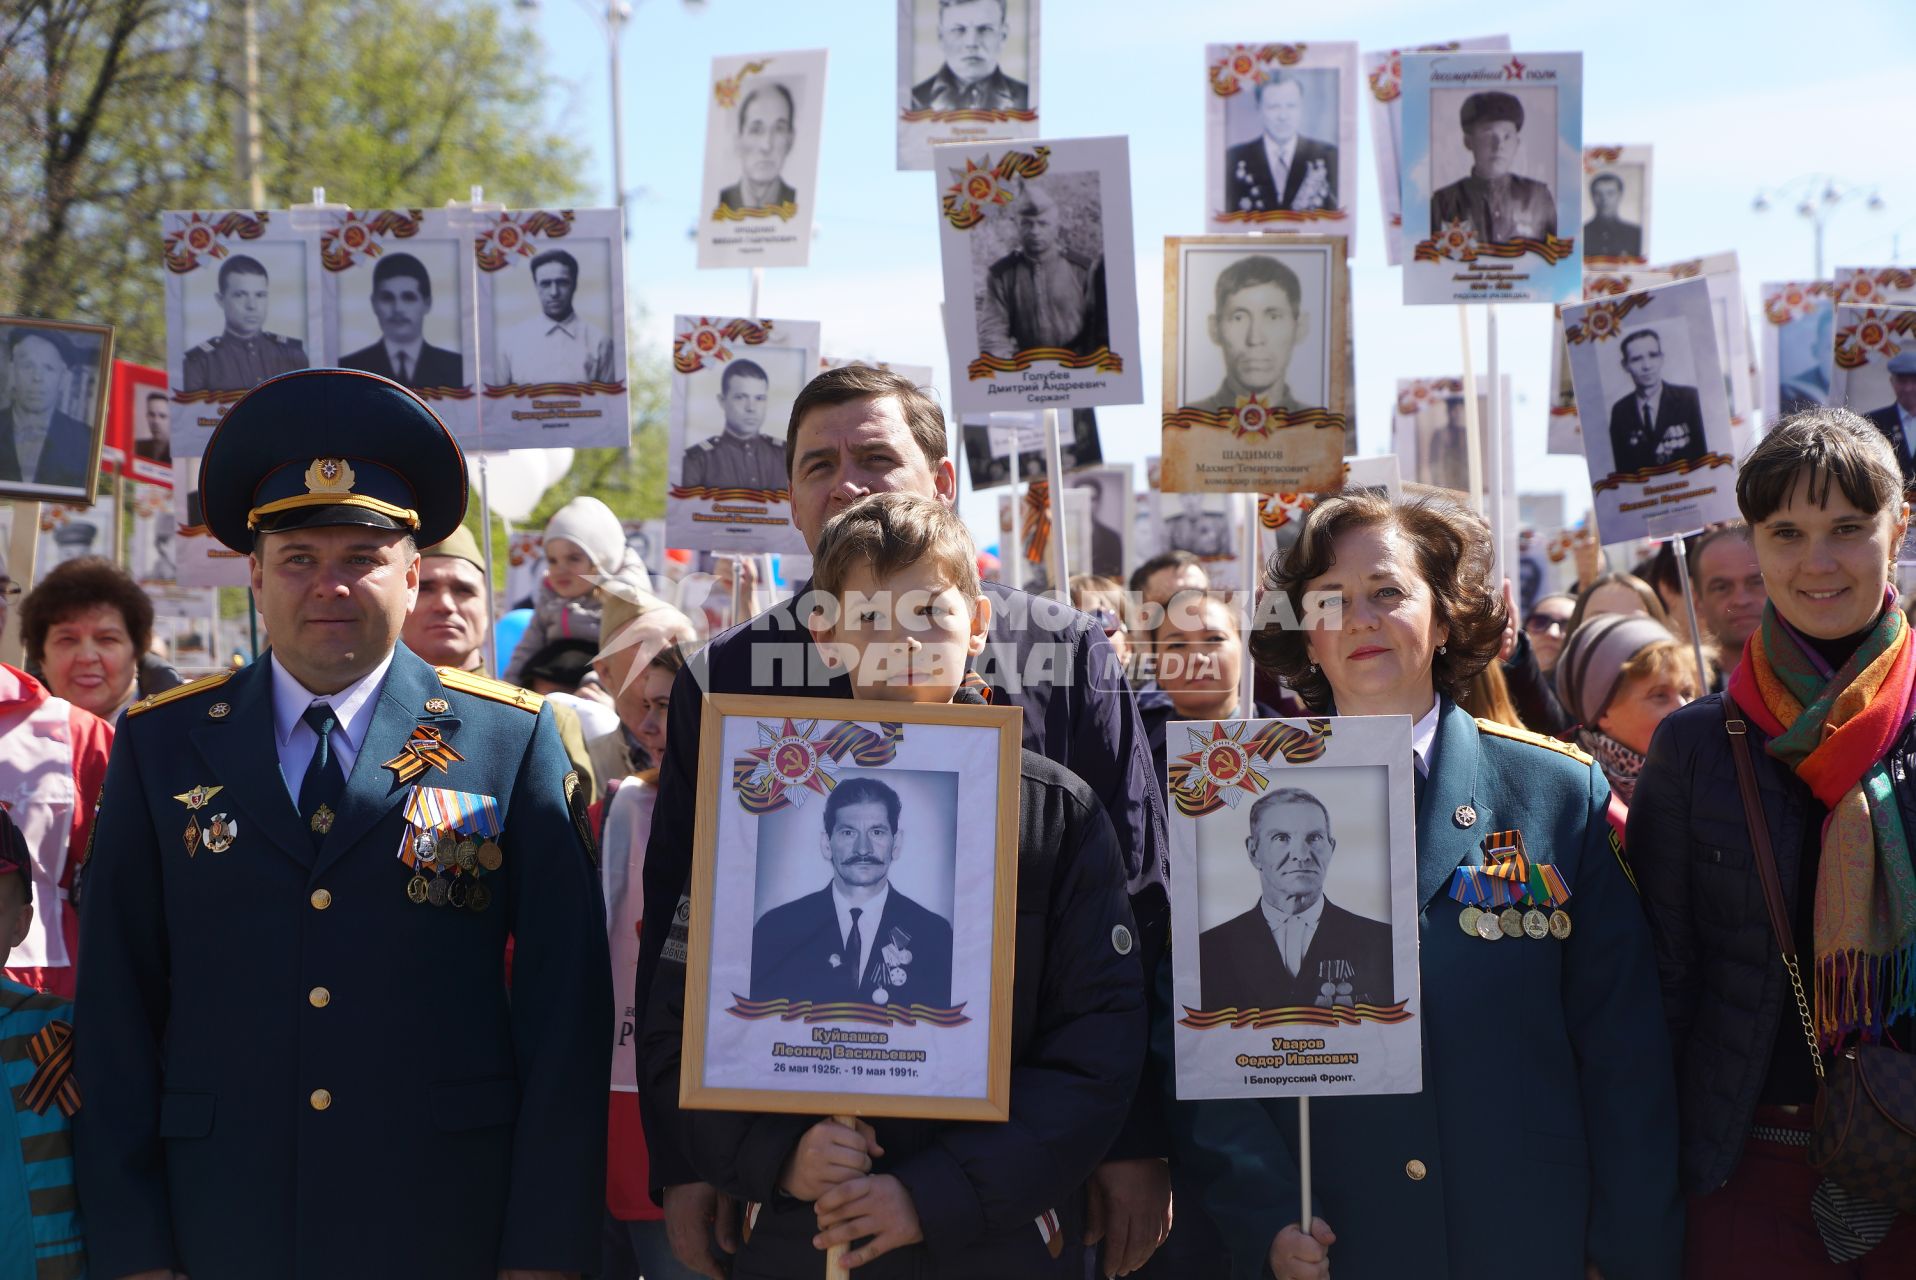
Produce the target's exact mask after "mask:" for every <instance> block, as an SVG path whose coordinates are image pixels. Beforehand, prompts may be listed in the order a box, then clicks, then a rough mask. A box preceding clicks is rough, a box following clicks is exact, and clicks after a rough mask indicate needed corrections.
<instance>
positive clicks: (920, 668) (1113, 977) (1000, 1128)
mask: <svg viewBox="0 0 1916 1280" xmlns="http://www.w3.org/2000/svg"><path fill="white" fill-rule="evenodd" d="M976 566H977V557H976V553H975V551H974V550H973V548H972V543H971V538H970V535H969V533H968V532H967V531H966V529H965V526H964V524H963V523H962V522H961V521H960V520H959V519H958V517H957V516H956V515H955V514H954V513H952V512H951V510H950V509H949V508H947V507H946V506H945V505H944V504H942V503H940V502H938V501H936V500H935V499H930V498H924V497H919V496H915V495H910V494H876V495H873V496H871V497H868V498H864V499H861V500H860V501H859V502H857V503H855V504H854V505H853V506H851V507H850V508H848V509H847V510H846V511H844V512H843V513H842V514H841V515H839V516H838V517H837V518H835V519H834V520H833V521H832V522H831V523H830V524H829V525H827V526H826V528H825V530H824V532H823V534H822V535H821V537H820V540H819V545H818V551H817V557H816V563H815V574H816V577H815V579H814V583H813V585H814V589H815V590H817V591H819V592H821V593H823V594H826V595H829V596H830V597H831V598H832V599H834V600H837V601H839V602H840V603H841V605H843V606H845V607H844V608H842V609H841V610H840V611H839V612H840V615H841V616H839V617H837V618H835V619H828V618H819V619H816V620H815V621H814V623H813V632H812V634H813V639H814V642H815V643H816V644H817V645H818V646H819V648H820V650H821V651H822V652H823V653H824V654H825V655H826V661H827V662H828V663H830V664H833V665H840V666H843V667H845V668H846V669H848V670H849V671H850V673H851V675H852V678H853V681H854V684H855V686H856V689H857V694H858V696H859V697H861V698H878V699H890V700H899V701H914V702H967V701H969V702H978V701H982V699H981V698H979V697H978V695H977V694H975V693H973V692H972V690H971V689H970V688H967V687H965V676H966V662H967V659H968V658H970V657H972V656H975V655H976V654H978V653H979V652H980V651H981V650H982V649H983V647H984V643H985V638H986V635H987V632H988V627H989V622H990V610H991V605H990V601H989V600H988V599H987V598H986V597H985V596H984V595H983V594H982V593H981V591H980V589H979V584H978V576H977V567H976ZM1018 829H1019V843H1018V858H1019V870H1018V913H1017V926H1016V930H1017V938H1016V955H1017V960H1016V976H1015V979H1014V982H1013V990H1012V1009H1013V1011H1012V1038H1011V1118H1010V1120H1009V1121H1008V1122H1006V1123H1004V1124H971V1123H941V1122H936V1121H924V1120H892V1119H878V1120H875V1121H873V1122H871V1123H869V1124H868V1123H865V1122H863V1121H860V1122H858V1123H857V1124H856V1125H855V1126H853V1127H846V1126H844V1125H841V1124H838V1123H836V1122H835V1121H832V1120H829V1119H817V1120H814V1119H809V1118H807V1117H804V1116H793V1115H774V1114H738V1113H730V1112H712V1111H691V1110H687V1111H684V1112H682V1113H681V1120H682V1124H683V1127H684V1133H683V1137H684V1140H685V1148H686V1150H687V1151H688V1152H689V1153H690V1155H691V1157H692V1160H693V1163H694V1165H695V1166H696V1167H697V1170H698V1172H699V1175H700V1176H701V1177H703V1178H705V1179H707V1180H708V1181H710V1182H712V1183H713V1184H714V1185H716V1186H717V1187H718V1188H719V1189H720V1190H722V1191H724V1192H727V1193H728V1194H730V1195H733V1196H736V1197H738V1198H739V1199H741V1200H744V1201H747V1202H749V1204H750V1206H751V1207H750V1208H749V1209H748V1211H747V1218H746V1221H747V1224H748V1234H747V1237H746V1240H745V1243H744V1244H743V1246H742V1247H741V1248H740V1250H739V1252H738V1255H737V1257H736V1259H735V1260H734V1263H733V1267H732V1276H733V1280H801V1278H803V1280H811V1278H813V1277H818V1276H821V1275H822V1274H823V1273H824V1269H825V1250H827V1249H829V1248H830V1247H831V1246H833V1245H836V1244H849V1245H851V1246H852V1247H851V1248H850V1250H849V1251H848V1252H847V1254H846V1256H845V1259H844V1262H845V1265H846V1266H847V1267H848V1268H854V1269H855V1270H854V1274H855V1275H857V1276H858V1277H860V1280H886V1278H889V1277H899V1278H904V1277H910V1278H911V1280H943V1278H949V1280H958V1278H960V1277H963V1278H964V1280H975V1278H976V1277H980V1276H989V1277H991V1278H992V1280H1023V1278H1025V1277H1031V1278H1033V1280H1038V1278H1044V1280H1050V1278H1052V1277H1059V1278H1063V1277H1071V1278H1072V1280H1079V1278H1081V1277H1082V1276H1083V1275H1084V1274H1085V1258H1084V1246H1083V1244H1082V1243H1081V1242H1082V1240H1083V1236H1084V1203H1085V1197H1084V1185H1085V1181H1086V1179H1087V1178H1088V1177H1089V1176H1090V1174H1091V1172H1092V1170H1093V1169H1094V1168H1095V1167H1096V1166H1097V1163H1098V1161H1099V1160H1100V1159H1101V1158H1102V1157H1103V1155H1104V1153H1105V1151H1106V1149H1107V1148H1108V1147H1109V1146H1110V1144H1111V1142H1112V1140H1113V1139H1114V1138H1115V1137H1116V1136H1117V1134H1118V1131H1119V1129H1120V1128H1121V1127H1122V1126H1123V1124H1124V1121H1125V1116H1126V1114H1127V1112H1128V1110H1129V1107H1130V1103H1131V1097H1132V1093H1133V1091H1134V1089H1135V1088H1136V1085H1137V1079H1138V1072H1139V1069H1140V1067H1141V1065H1142V1062H1143V1057H1144V1047H1145V1034H1146V1026H1145V1017H1144V993H1143V991H1142V989H1141V984H1140V980H1139V976H1138V967H1137V963H1136V960H1135V958H1134V957H1133V956H1132V955H1131V954H1130V953H1131V951H1132V948H1133V947H1134V945H1135V940H1134V935H1133V932H1132V921H1131V912H1130V908H1129V905H1128V903H1127V902H1126V899H1125V895H1124V889H1123V884H1124V878H1123V875H1122V874H1121V871H1120V861H1119V854H1118V849H1117V841H1116V836H1115V835H1114V833H1113V831H1112V828H1111V824H1110V821H1109V819H1107V818H1106V817H1105V814H1104V810H1103V808H1102V807H1101V806H1100V805H1099V803H1098V799H1097V796H1096V794H1095V793H1094V792H1093V791H1092V789H1091V788H1090V787H1089V786H1087V785H1086V784H1085V783H1084V782H1082V781H1080V780H1079V779H1078V778H1077V777H1076V776H1075V775H1073V774H1071V773H1070V772H1068V771H1067V770H1065V769H1064V768H1062V767H1061V766H1059V765H1056V764H1053V763H1052V762H1051V761H1049V760H1047V759H1045V758H1044V757H1042V756H1039V755H1035V754H1033V753H1031V752H1029V751H1026V752H1024V756H1023V763H1022V770H1021V779H1020V787H1019V824H1018ZM684 984H685V969H684V966H683V965H682V964H673V963H669V962H668V963H667V964H665V965H663V966H662V967H661V968H660V971H659V979H658V982H657V983H656V984H655V986H654V988H653V991H652V997H651V1000H650V1002H649V1005H648V1014H647V1019H646V1030H645V1043H644V1050H643V1061H642V1064H641V1071H642V1072H643V1073H644V1074H645V1075H646V1077H647V1079H646V1087H648V1088H650V1089H655V1090H657V1089H666V1090H673V1089H676V1086H677V1079H678V1072H679V1057H680V1048H681V1040H682V1036H683V1009H684V998H685V990H684Z"/></svg>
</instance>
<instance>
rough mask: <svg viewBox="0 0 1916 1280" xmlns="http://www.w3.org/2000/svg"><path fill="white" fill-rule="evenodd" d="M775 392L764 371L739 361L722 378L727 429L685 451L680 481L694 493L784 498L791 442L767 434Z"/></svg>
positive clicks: (721, 396)
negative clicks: (769, 406) (731, 492)
mask: <svg viewBox="0 0 1916 1280" xmlns="http://www.w3.org/2000/svg"><path fill="white" fill-rule="evenodd" d="M771 388H772V381H771V378H770V377H768V376H767V375H766V372H765V370H764V368H762V367H761V366H760V365H758V364H756V363H754V362H753V361H751V360H734V361H732V362H731V363H730V364H728V365H726V366H725V372H724V373H723V374H722V375H720V377H719V397H718V399H719V408H720V409H722V410H723V411H724V413H725V429H724V430H723V431H721V432H719V433H718V434H717V435H715V436H713V437H712V438H711V439H709V440H701V441H699V442H698V443H697V444H695V445H693V446H692V447H691V448H689V449H687V450H686V451H685V456H684V458H683V459H682V460H681V464H680V468H679V482H680V483H681V484H683V485H685V486H687V487H688V488H699V487H708V486H709V487H710V488H713V489H758V490H761V491H764V492H767V493H781V494H782V493H784V492H785V491H786V489H787V487H788V485H789V482H788V481H787V479H786V476H785V443H784V442H783V441H782V440H774V439H773V438H772V437H770V436H768V435H766V434H765V433H764V431H762V430H761V429H760V428H762V427H763V426H764V425H765V412H766V406H767V403H768V401H769V399H770V393H771Z"/></svg>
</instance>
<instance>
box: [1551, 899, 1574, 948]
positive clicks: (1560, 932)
mask: <svg viewBox="0 0 1916 1280" xmlns="http://www.w3.org/2000/svg"><path fill="white" fill-rule="evenodd" d="M1550 936H1551V937H1553V938H1555V939H1556V940H1557V941H1558V942H1562V941H1563V940H1564V939H1565V938H1567V937H1569V936H1570V913H1569V912H1568V911H1565V910H1564V909H1563V908H1562V907H1558V908H1557V909H1556V910H1555V911H1552V912H1551V913H1550Z"/></svg>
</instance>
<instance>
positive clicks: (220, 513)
mask: <svg viewBox="0 0 1916 1280" xmlns="http://www.w3.org/2000/svg"><path fill="white" fill-rule="evenodd" d="M200 496H201V501H202V503H203V505H204V509H205V516H206V526H207V528H208V529H210V530H211V531H212V534H213V536H214V537H216V538H218V539H219V540H220V541H221V542H222V543H224V544H225V545H226V546H228V547H230V548H232V549H233V550H234V551H239V552H250V551H252V549H253V539H254V537H255V536H256V535H258V534H261V533H283V532H285V531H286V530H288V529H311V528H317V527H321V526H326V525H346V524H355V525H366V526H368V527H370V528H374V529H395V530H403V531H405V532H407V533H410V534H412V535H413V536H414V538H416V539H417V540H418V542H419V544H420V545H421V546H429V545H431V544H433V543H437V542H442V541H444V540H445V539H446V538H447V537H448V536H449V535H450V534H451V533H452V531H453V530H454V529H456V528H458V527H459V522H460V521H461V520H463V519H464V518H465V515H466V463H465V459H464V457H463V456H461V454H460V452H459V445H458V443H457V442H456V441H455V440H454V439H453V438H452V433H451V432H449V431H447V430H446V424H445V423H443V422H441V421H440V420H439V415H437V414H435V413H434V412H433V411H432V410H431V408H429V407H428V406H427V404H426V402H425V401H424V400H421V399H420V398H419V397H418V396H416V395H414V394H413V393H412V392H411V391H409V390H407V389H406V388H405V387H402V386H400V385H399V384H398V383H397V382H394V381H392V380H391V379H389V378H382V377H380V376H379V375H378V374H374V373H362V372H360V371H358V370H354V369H298V370H295V371H294V372H292V373H283V374H281V375H279V376H278V377H276V378H269V379H267V380H266V381H265V382H262V383H260V384H259V385H258V386H257V387H254V388H253V389H252V390H251V391H249V392H247V393H246V395H245V396H244V397H242V398H241V399H240V401H239V403H237V404H235V405H234V406H233V407H232V409H230V410H229V411H228V412H227V414H226V417H225V418H224V419H223V420H222V421H221V422H220V425H219V426H218V427H217V428H216V429H215V430H214V432H213V438H212V440H211V441H209V442H208V443H207V446H206V456H205V457H204V458H202V459H201V460H200Z"/></svg>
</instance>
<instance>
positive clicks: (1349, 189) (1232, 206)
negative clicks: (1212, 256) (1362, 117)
mask: <svg viewBox="0 0 1916 1280" xmlns="http://www.w3.org/2000/svg"><path fill="white" fill-rule="evenodd" d="M1204 64H1205V66H1204V81H1205V94H1204V103H1205V166H1206V173H1207V175H1208V176H1207V180H1206V184H1205V216H1206V219H1207V225H1208V227H1209V229H1210V230H1212V231H1249V230H1266V231H1306V232H1312V233H1315V234H1318V235H1341V236H1344V237H1345V238H1346V240H1349V239H1350V238H1351V237H1353V236H1354V235H1355V234H1356V228H1357V221H1356V208H1355V206H1356V200H1357V171H1356V163H1357V46H1356V45H1355V44H1351V43H1344V42H1336V41H1332V42H1319V41H1312V42H1309V43H1302V44H1213V45H1206V46H1205V49H1204Z"/></svg>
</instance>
